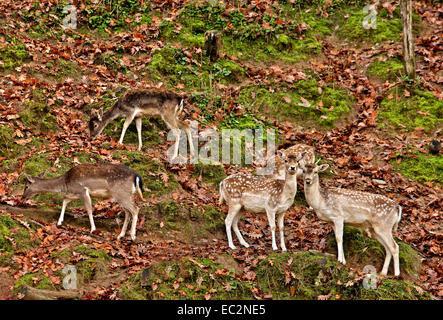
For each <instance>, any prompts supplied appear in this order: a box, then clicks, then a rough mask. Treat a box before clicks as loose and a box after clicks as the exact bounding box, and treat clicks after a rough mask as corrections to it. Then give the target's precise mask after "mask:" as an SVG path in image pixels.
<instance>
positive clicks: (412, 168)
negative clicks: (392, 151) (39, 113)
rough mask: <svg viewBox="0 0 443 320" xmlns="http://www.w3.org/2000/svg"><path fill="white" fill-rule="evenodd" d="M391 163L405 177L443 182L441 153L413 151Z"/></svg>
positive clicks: (420, 180)
mask: <svg viewBox="0 0 443 320" xmlns="http://www.w3.org/2000/svg"><path fill="white" fill-rule="evenodd" d="M391 163H392V164H393V166H394V169H396V170H398V171H399V172H400V173H401V174H402V175H404V176H405V177H408V178H410V179H413V180H416V181H419V182H437V183H439V184H440V185H442V184H443V158H442V157H441V156H440V155H432V154H423V153H412V154H409V155H406V156H403V159H401V161H400V162H398V161H395V160H392V161H391Z"/></svg>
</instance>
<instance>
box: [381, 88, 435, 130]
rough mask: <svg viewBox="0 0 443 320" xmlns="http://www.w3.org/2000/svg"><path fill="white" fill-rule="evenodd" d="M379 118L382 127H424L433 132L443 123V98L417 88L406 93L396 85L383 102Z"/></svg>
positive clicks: (402, 128)
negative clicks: (440, 99)
mask: <svg viewBox="0 0 443 320" xmlns="http://www.w3.org/2000/svg"><path fill="white" fill-rule="evenodd" d="M405 94H406V95H408V97H406V96H405ZM378 119H379V122H380V123H379V126H380V127H381V128H390V126H394V127H395V130H396V131H397V130H398V129H400V130H407V131H412V130H414V129H415V128H423V129H424V131H425V132H432V131H434V130H436V129H438V127H439V126H441V125H442V124H443V100H442V101H439V100H438V99H437V98H436V97H435V96H434V95H433V94H432V93H431V92H427V91H422V90H419V89H415V90H413V91H412V92H409V91H408V93H406V91H404V90H402V89H400V88H398V87H396V88H393V89H391V91H390V92H389V94H388V96H387V97H386V98H384V99H383V101H382V102H381V110H380V112H379V116H378Z"/></svg>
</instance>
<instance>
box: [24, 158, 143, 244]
mask: <svg viewBox="0 0 443 320" xmlns="http://www.w3.org/2000/svg"><path fill="white" fill-rule="evenodd" d="M27 179H28V183H27V184H26V186H25V190H24V192H23V196H22V197H23V199H24V200H27V199H30V198H31V197H33V196H34V195H36V194H38V193H42V192H55V193H60V194H62V195H63V196H64V197H65V199H64V200H63V204H62V211H61V213H60V217H59V219H58V222H57V225H58V226H61V224H62V222H63V219H64V215H65V210H66V206H67V205H68V204H69V203H70V202H71V201H72V200H77V199H80V200H83V202H84V205H85V208H86V211H87V212H88V216H89V222H90V224H91V233H92V232H94V231H95V224H94V218H93V217H92V202H91V197H96V198H105V199H109V198H112V199H113V200H115V201H117V202H118V203H119V204H120V206H121V207H122V208H123V209H124V210H125V220H124V222H123V227H122V230H121V233H120V235H119V236H118V238H117V239H120V238H122V237H124V236H125V234H126V229H127V227H128V222H129V213H130V214H131V215H132V226H131V238H132V240H135V233H136V226H137V217H138V212H139V208H138V207H137V206H136V205H135V203H134V199H133V197H132V196H133V195H134V194H135V193H138V194H139V196H140V197H141V199H142V200H144V199H143V181H142V178H141V176H140V175H139V174H138V173H137V172H135V171H134V170H131V169H129V168H128V167H125V166H123V165H118V164H111V163H97V164H86V163H84V164H80V165H78V166H76V167H74V168H72V169H70V170H69V171H67V172H66V173H65V174H63V175H61V176H58V177H55V178H50V179H43V178H41V177H27Z"/></svg>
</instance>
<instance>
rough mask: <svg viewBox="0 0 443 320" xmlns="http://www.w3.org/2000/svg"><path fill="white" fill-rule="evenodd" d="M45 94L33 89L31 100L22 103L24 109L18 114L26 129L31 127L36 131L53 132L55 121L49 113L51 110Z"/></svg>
mask: <svg viewBox="0 0 443 320" xmlns="http://www.w3.org/2000/svg"><path fill="white" fill-rule="evenodd" d="M46 95H47V92H45V91H44V90H41V89H34V90H33V92H32V100H28V101H25V102H23V107H24V109H23V110H22V111H21V112H20V113H19V114H20V119H21V120H22V122H23V124H24V125H25V126H27V127H33V128H35V129H37V130H38V131H43V132H55V130H56V129H57V120H56V119H55V117H54V116H53V115H52V114H51V113H50V111H51V109H50V107H49V106H48V105H47V103H46V98H47V97H46Z"/></svg>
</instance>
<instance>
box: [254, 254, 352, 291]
mask: <svg viewBox="0 0 443 320" xmlns="http://www.w3.org/2000/svg"><path fill="white" fill-rule="evenodd" d="M351 279H352V276H351V275H350V274H349V270H348V269H347V268H345V267H343V266H340V265H339V263H338V262H337V261H335V260H333V259H330V258H328V257H326V256H323V255H321V254H312V253H310V252H303V253H282V254H280V253H278V254H277V253H272V254H270V255H269V256H268V257H267V258H265V259H263V260H262V261H260V262H259V264H258V265H257V281H258V285H259V287H260V288H261V289H262V290H263V291H264V292H270V293H271V294H272V297H273V298H274V299H317V297H318V296H319V295H327V294H329V293H332V294H333V295H332V296H333V297H334V296H335V295H336V294H342V295H344V296H346V297H350V296H352V294H353V290H354V288H352V287H344V286H343V287H342V286H338V285H337V281H338V280H340V281H341V283H346V282H347V281H349V280H351ZM291 291H292V292H291Z"/></svg>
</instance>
